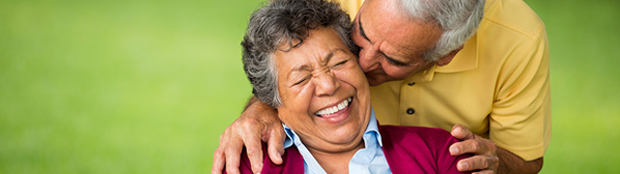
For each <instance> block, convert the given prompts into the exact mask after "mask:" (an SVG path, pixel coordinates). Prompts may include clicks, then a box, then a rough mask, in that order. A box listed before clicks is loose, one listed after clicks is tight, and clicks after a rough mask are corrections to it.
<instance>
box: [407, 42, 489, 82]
mask: <svg viewBox="0 0 620 174" xmlns="http://www.w3.org/2000/svg"><path fill="white" fill-rule="evenodd" d="M477 36H478V35H477V34H475V35H473V36H472V37H471V38H470V39H469V40H468V41H467V42H466V43H465V46H464V47H463V49H462V50H461V51H459V52H458V53H457V54H456V56H455V57H454V58H453V59H452V61H451V62H450V63H448V65H445V66H437V65H435V66H433V67H431V68H429V69H427V70H425V71H422V72H419V73H417V74H414V75H413V76H411V77H409V78H407V79H405V82H407V83H411V82H428V81H432V80H433V77H434V75H435V73H436V72H438V73H455V72H462V71H467V70H471V69H474V68H477V67H478V42H477V40H478V39H477Z"/></svg>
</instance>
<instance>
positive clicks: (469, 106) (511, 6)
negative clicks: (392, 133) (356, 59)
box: [340, 0, 551, 161]
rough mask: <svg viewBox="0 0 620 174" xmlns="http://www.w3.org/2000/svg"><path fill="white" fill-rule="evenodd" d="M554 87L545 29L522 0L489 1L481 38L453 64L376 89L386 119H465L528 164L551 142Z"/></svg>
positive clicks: (444, 123) (428, 122) (446, 122)
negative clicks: (552, 94)
mask: <svg viewBox="0 0 620 174" xmlns="http://www.w3.org/2000/svg"><path fill="white" fill-rule="evenodd" d="M340 1H341V3H343V4H354V5H343V7H344V8H348V7H352V6H353V7H356V9H357V8H358V7H359V5H361V3H360V2H361V0H360V1H358V0H340ZM349 1H353V2H349ZM355 5H357V6H355ZM356 9H353V10H351V9H347V11H349V12H350V14H351V15H352V16H354V15H355V14H356V12H357V10H356ZM549 90H550V89H549V46H548V41H547V34H546V31H545V26H544V24H543V22H542V21H541V20H540V18H539V17H538V16H537V15H536V13H534V11H532V9H531V8H530V7H529V6H528V5H527V4H525V2H523V1H522V0H487V1H486V4H485V8H484V18H483V19H482V21H481V23H480V27H479V28H478V31H477V33H476V35H474V36H473V37H472V38H471V39H469V40H468V41H467V43H466V44H465V46H464V48H463V50H461V51H460V52H459V53H458V54H457V55H456V57H455V58H454V59H453V60H452V62H450V63H449V64H448V65H446V66H441V67H439V66H435V67H432V68H431V69H428V70H427V71H424V72H421V73H418V74H415V75H413V76H412V77H410V78H408V79H405V80H402V81H393V82H388V83H385V84H382V85H380V86H376V87H372V88H371V92H372V104H373V107H374V109H375V112H376V116H377V119H379V122H380V123H381V124H392V125H406V126H425V127H438V128H442V129H446V130H450V129H451V128H452V126H453V125H454V124H459V123H460V124H464V125H466V126H467V127H468V128H469V129H470V130H471V131H472V132H474V133H475V134H478V135H481V136H482V137H485V138H489V139H491V140H493V141H494V142H495V143H496V144H497V145H498V146H499V147H502V148H504V149H506V150H509V151H511V152H513V153H514V154H516V155H518V156H520V157H521V158H523V159H525V160H527V161H529V160H534V159H537V158H540V157H542V156H543V154H544V153H545V150H546V149H547V146H548V145H549V141H550V140H551V98H550V92H549Z"/></svg>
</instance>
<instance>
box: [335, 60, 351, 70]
mask: <svg viewBox="0 0 620 174" xmlns="http://www.w3.org/2000/svg"><path fill="white" fill-rule="evenodd" d="M348 61H349V60H343V61H340V62H338V63H336V64H335V65H333V66H332V68H336V67H339V66H341V65H344V64H345V63H347V62H348Z"/></svg>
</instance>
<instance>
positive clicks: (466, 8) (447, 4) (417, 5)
mask: <svg viewBox="0 0 620 174" xmlns="http://www.w3.org/2000/svg"><path fill="white" fill-rule="evenodd" d="M484 1H485V0H398V1H397V4H396V5H398V6H400V7H401V10H403V12H404V13H405V14H406V15H408V16H409V17H411V18H414V19H420V20H422V21H424V22H433V23H436V24H438V25H439V27H441V29H442V30H443V33H442V35H441V38H440V39H439V41H438V42H437V44H436V45H435V46H434V47H433V48H432V49H431V50H429V51H428V52H426V53H425V54H424V58H425V59H426V60H431V61H437V60H438V59H439V58H441V57H443V56H446V55H448V54H449V53H450V52H452V51H453V50H455V49H457V48H458V47H460V46H461V45H463V44H465V42H466V41H467V39H469V38H470V37H471V36H473V35H474V33H475V31H476V29H477V28H478V25H479V24H480V20H482V16H483V15H484Z"/></svg>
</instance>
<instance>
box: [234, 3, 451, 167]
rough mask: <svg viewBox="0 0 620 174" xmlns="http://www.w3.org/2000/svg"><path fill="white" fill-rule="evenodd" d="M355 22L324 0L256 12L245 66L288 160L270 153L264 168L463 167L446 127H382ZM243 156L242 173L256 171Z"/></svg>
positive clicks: (274, 5)
mask: <svg viewBox="0 0 620 174" xmlns="http://www.w3.org/2000/svg"><path fill="white" fill-rule="evenodd" d="M350 27H351V24H350V19H349V16H348V15H347V14H346V13H345V12H343V11H342V10H340V9H339V7H338V5H337V4H334V3H331V2H327V1H323V0H276V1H275V2H272V3H270V4H268V5H267V6H266V7H263V8H261V9H259V10H258V11H256V12H255V13H254V14H252V17H251V18H250V22H249V24H248V29H247V33H246V36H245V38H244V40H243V42H242V46H243V51H244V52H243V63H244V70H245V72H246V75H247V76H248V78H249V80H250V82H251V83H252V85H253V93H254V95H255V96H256V97H257V98H258V99H260V100H261V101H263V102H265V103H267V104H269V105H271V106H272V107H274V108H277V110H278V113H279V117H280V119H281V120H282V123H283V124H284V128H285V131H286V134H287V139H286V140H285V147H286V152H285V154H284V155H283V161H284V162H283V164H282V165H275V164H273V163H272V162H271V161H270V160H269V159H268V157H267V154H265V155H264V158H265V159H264V166H263V169H262V171H261V173H266V174H271V173H302V171H303V172H304V173H460V172H458V171H457V169H456V162H457V161H458V160H459V159H460V158H459V157H453V156H450V154H449V152H448V147H449V146H450V145H451V144H452V143H454V142H457V141H458V140H456V139H455V138H453V137H451V136H450V134H449V133H448V132H447V131H445V130H441V129H434V128H421V127H400V126H378V124H377V121H376V119H375V115H374V112H373V110H372V107H371V105H370V103H371V102H370V90H369V85H368V81H367V80H366V78H365V76H364V73H363V72H362V70H361V69H360V67H359V66H358V64H357V56H356V51H357V48H356V47H355V45H354V44H353V43H352V41H351V39H350V38H349V36H350V33H349V32H350V29H351V28H350ZM369 34H371V33H369ZM352 50H353V51H352ZM263 147H265V146H263ZM263 152H267V150H263ZM242 156H243V159H242V161H241V164H240V166H239V167H240V168H239V169H240V171H241V173H252V170H251V167H250V162H249V160H248V158H247V157H246V154H245V153H244V154H242Z"/></svg>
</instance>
